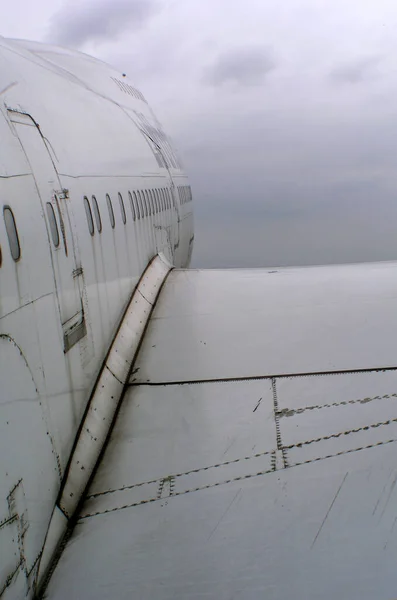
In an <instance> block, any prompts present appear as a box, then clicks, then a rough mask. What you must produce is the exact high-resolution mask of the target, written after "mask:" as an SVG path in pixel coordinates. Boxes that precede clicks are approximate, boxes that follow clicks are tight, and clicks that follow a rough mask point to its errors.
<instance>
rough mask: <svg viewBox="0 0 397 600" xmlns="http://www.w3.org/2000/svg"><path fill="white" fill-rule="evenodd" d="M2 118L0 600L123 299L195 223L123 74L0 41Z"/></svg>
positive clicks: (28, 543) (49, 498)
mask: <svg viewBox="0 0 397 600" xmlns="http://www.w3.org/2000/svg"><path fill="white" fill-rule="evenodd" d="M27 46H28V47H30V48H31V50H32V51H30V50H28V49H27ZM0 111H1V114H0V139H1V145H0V169H1V171H0V198H1V204H2V206H1V219H0V245H1V255H2V260H1V267H0V382H1V399H0V406H1V417H0V454H1V457H2V458H1V470H0V494H1V499H0V523H5V524H6V525H4V526H3V527H2V528H1V529H0V550H1V560H0V594H1V593H2V592H3V591H4V590H3V588H5V587H9V593H10V594H11V597H12V592H11V589H13V587H14V580H15V585H16V587H17V588H18V586H19V585H21V586H22V588H23V587H25V586H27V589H30V590H32V589H33V587H34V581H35V577H36V575H37V566H38V562H39V558H38V557H39V556H40V553H41V551H42V548H43V544H44V540H45V536H46V533H47V529H48V524H49V520H50V517H51V513H52V511H53V508H54V505H55V501H56V498H57V496H58V493H59V489H60V484H61V481H62V478H63V476H64V474H65V469H66V466H67V463H68V460H69V456H70V452H71V448H72V445H73V442H74V440H75V437H76V433H77V431H78V427H79V425H80V422H81V419H82V416H83V414H84V410H85V408H86V405H87V400H88V398H89V396H90V393H91V391H92V388H93V385H94V383H95V380H96V377H97V374H98V372H99V369H100V366H101V365H102V362H103V360H104V357H105V356H106V353H107V351H108V349H109V346H110V343H111V341H112V339H113V337H114V334H115V331H116V330H117V327H118V325H119V322H120V318H121V316H122V314H123V311H124V309H125V307H126V305H127V303H128V301H129V299H130V297H131V294H132V292H133V290H134V288H135V287H136V285H137V282H138V281H139V278H140V277H141V274H142V273H143V271H144V270H145V268H146V267H147V265H148V263H149V262H150V260H151V259H152V258H153V257H154V256H155V255H156V254H157V253H158V252H162V253H163V254H164V255H165V256H166V257H167V258H168V260H169V261H170V262H172V263H173V264H174V265H177V266H187V265H188V264H189V260H190V256H191V252H192V242H193V218H192V202H191V192H190V187H189V182H188V179H187V176H186V173H185V172H184V170H183V169H182V167H181V165H180V163H179V161H178V158H177V157H176V155H175V153H174V151H173V149H172V147H171V145H170V144H169V142H168V139H167V138H166V136H165V134H164V132H163V131H162V129H161V126H160V124H159V123H158V121H157V120H156V118H155V117H154V115H153V113H152V111H151V109H150V108H149V106H148V104H147V102H146V100H145V99H144V98H143V96H142V95H141V93H140V92H138V90H136V88H134V87H133V85H132V84H131V82H130V81H129V79H128V78H127V77H124V76H123V74H122V73H119V72H117V71H116V70H114V69H112V68H111V67H108V66H107V65H104V64H103V63H101V62H100V61H97V60H95V59H92V58H90V57H88V56H85V55H82V54H79V53H77V52H72V51H68V50H63V49H59V48H54V47H51V46H44V45H41V44H34V43H32V44H25V43H23V42H12V41H9V40H5V39H1V40H0ZM149 136H151V137H149ZM120 195H121V198H122V200H120ZM93 197H95V200H93ZM107 197H109V198H110V202H111V203H112V207H111V210H113V215H114V216H113V217H112V218H114V223H115V225H114V227H112V221H111V218H110V214H109V206H108V203H109V200H107ZM84 198H86V199H87V200H86V201H85V200H84ZM121 201H122V202H123V207H122V206H121V204H120V202H121ZM94 202H96V203H97V206H98V210H99V219H100V221H99V220H98V218H97V215H96V214H95V207H94ZM87 203H88V208H87V210H89V211H91V217H90V219H92V225H91V222H90V223H88V220H87V214H86V206H87ZM5 207H7V209H6V210H7V213H6V214H7V215H8V218H9V216H10V211H12V215H13V217H14V220H15V225H16V230H17V236H18V244H19V247H20V250H19V252H20V256H19V257H17V259H16V260H14V259H13V257H12V255H11V249H10V247H9V242H8V237H7V231H6V227H5V219H4V218H3V216H4V208H5ZM51 217H52V218H51ZM11 218H12V217H11ZM53 219H55V223H56V226H55V227H56V231H55V240H54V237H53V236H52V231H51V227H52V226H53ZM123 221H125V222H123ZM90 226H91V227H92V229H91V231H92V234H91V233H90V229H89V227H90ZM54 241H55V243H54ZM16 252H18V251H16ZM14 504H15V506H14ZM24 511H27V513H28V514H29V527H28V530H27V531H26V532H23V534H22V531H23V527H24V526H23V525H21V521H22V520H23V514H24ZM16 513H18V517H17V518H14V515H15V514H16ZM10 520H11V521H12V522H10ZM7 523H8V524H7ZM8 535H9V536H11V538H10V539H13V540H14V541H13V542H11V541H10V539H8V537H7V536H8ZM18 535H19V537H20V542H19V546H20V549H19V551H18V544H17V541H16V536H17V537H18ZM22 546H23V548H22ZM17 571H21V572H22V573H24V574H25V576H24V577H23V576H19V577H16V573H17ZM14 573H15V575H13V574H14ZM22 579H25V581H24V582H23V583H22ZM30 593H32V592H30Z"/></svg>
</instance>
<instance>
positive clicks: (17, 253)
mask: <svg viewBox="0 0 397 600" xmlns="http://www.w3.org/2000/svg"><path fill="white" fill-rule="evenodd" d="M3 215H4V222H5V226H6V231H7V237H8V243H9V245H10V252H11V256H12V258H13V259H14V260H15V261H16V260H19V259H20V257H21V247H20V245H19V238H18V232H17V227H16V225H15V219H14V215H13V213H12V210H11V208H10V207H9V206H5V207H4V209H3Z"/></svg>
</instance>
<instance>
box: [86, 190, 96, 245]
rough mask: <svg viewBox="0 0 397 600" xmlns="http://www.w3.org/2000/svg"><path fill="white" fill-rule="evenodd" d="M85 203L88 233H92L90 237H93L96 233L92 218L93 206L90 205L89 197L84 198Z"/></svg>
mask: <svg viewBox="0 0 397 600" xmlns="http://www.w3.org/2000/svg"><path fill="white" fill-rule="evenodd" d="M83 202H84V209H85V216H86V217H87V225H88V231H89V232H90V235H91V236H92V237H93V236H94V233H95V226H94V219H93V218H92V210H91V205H90V201H89V200H88V198H87V196H84V198H83Z"/></svg>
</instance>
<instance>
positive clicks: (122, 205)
mask: <svg viewBox="0 0 397 600" xmlns="http://www.w3.org/2000/svg"><path fill="white" fill-rule="evenodd" d="M119 202H120V212H121V218H122V220H123V223H124V225H125V224H126V222H127V217H126V214H125V208H124V200H123V196H122V195H121V194H120V192H119Z"/></svg>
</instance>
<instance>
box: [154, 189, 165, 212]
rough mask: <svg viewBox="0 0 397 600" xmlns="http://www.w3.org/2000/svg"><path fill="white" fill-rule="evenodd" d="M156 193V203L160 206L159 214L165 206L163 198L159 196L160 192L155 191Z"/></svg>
mask: <svg viewBox="0 0 397 600" xmlns="http://www.w3.org/2000/svg"><path fill="white" fill-rule="evenodd" d="M156 193H157V198H158V201H159V204H160V210H161V212H163V211H164V209H165V206H164V202H163V198H162V196H161V193H160V190H156Z"/></svg>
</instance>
